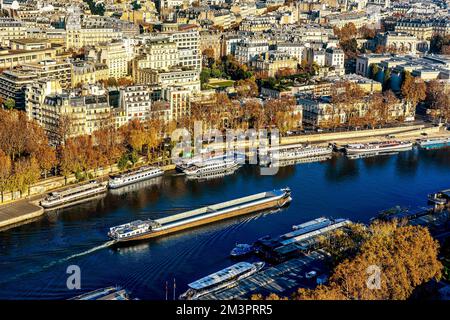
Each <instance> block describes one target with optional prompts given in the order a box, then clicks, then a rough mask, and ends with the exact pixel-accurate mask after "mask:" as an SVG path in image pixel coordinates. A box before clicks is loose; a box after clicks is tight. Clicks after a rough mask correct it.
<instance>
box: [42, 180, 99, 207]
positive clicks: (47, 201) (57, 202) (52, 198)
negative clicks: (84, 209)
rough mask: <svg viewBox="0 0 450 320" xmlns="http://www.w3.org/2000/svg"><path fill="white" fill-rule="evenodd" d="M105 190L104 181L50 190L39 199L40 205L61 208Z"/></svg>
mask: <svg viewBox="0 0 450 320" xmlns="http://www.w3.org/2000/svg"><path fill="white" fill-rule="evenodd" d="M106 191H107V186H106V183H100V182H98V181H91V182H89V183H86V184H83V185H80V186H77V187H73V188H68V189H66V190H63V191H55V192H51V193H50V194H48V196H46V197H45V198H44V199H43V200H41V202H40V205H41V206H42V207H44V208H45V209H52V208H62V207H66V206H70V205H73V204H75V203H80V201H84V200H86V201H87V200H89V198H92V197H94V196H97V195H99V194H102V193H105V192H106Z"/></svg>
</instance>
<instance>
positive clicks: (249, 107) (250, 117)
mask: <svg viewBox="0 0 450 320" xmlns="http://www.w3.org/2000/svg"><path fill="white" fill-rule="evenodd" d="M243 115H244V118H245V120H246V123H247V128H254V129H256V130H258V129H261V128H262V127H263V126H264V110H263V105H262V103H261V102H259V101H258V100H256V99H247V100H246V101H245V103H244V106H243Z"/></svg>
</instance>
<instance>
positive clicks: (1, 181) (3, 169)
mask: <svg viewBox="0 0 450 320" xmlns="http://www.w3.org/2000/svg"><path fill="white" fill-rule="evenodd" d="M11 171H12V163H11V158H10V157H9V156H8V155H6V154H5V153H4V152H3V151H2V150H1V149H0V192H1V196H2V202H3V197H4V193H5V191H8V190H9V188H10V183H11V181H10V179H11V174H12V172H11Z"/></svg>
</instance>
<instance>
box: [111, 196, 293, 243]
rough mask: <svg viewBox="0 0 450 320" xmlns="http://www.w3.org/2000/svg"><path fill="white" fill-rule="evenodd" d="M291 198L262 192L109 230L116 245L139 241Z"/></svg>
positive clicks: (280, 205)
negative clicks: (117, 243)
mask: <svg viewBox="0 0 450 320" xmlns="http://www.w3.org/2000/svg"><path fill="white" fill-rule="evenodd" d="M291 200H292V198H291V190H290V189H289V188H284V189H279V190H273V191H268V192H261V193H257V194H254V195H250V196H246V197H243V198H239V199H234V200H230V201H226V202H222V203H218V204H214V205H210V206H206V207H202V208H199V209H195V210H191V211H186V212H183V213H179V214H175V215H172V216H169V217H166V218H161V219H156V220H151V219H148V220H144V221H142V220H137V221H133V222H130V223H126V224H123V225H120V226H116V227H112V228H110V230H109V232H108V236H109V237H110V238H112V239H113V240H115V241H116V242H127V241H140V240H144V239H150V238H154V237H158V236H162V235H165V234H169V233H173V232H177V231H181V230H185V229H188V228H193V227H196V226H200V225H204V224H208V223H211V222H214V221H219V220H224V219H228V218H232V217H236V216H240V215H244V214H249V213H254V212H258V211H263V210H268V209H274V208H281V207H283V206H285V205H287V204H288V203H289V202H290V201H291Z"/></svg>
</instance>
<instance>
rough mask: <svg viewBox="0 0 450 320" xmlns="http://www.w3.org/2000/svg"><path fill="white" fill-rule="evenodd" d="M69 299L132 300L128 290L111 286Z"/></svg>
mask: <svg viewBox="0 0 450 320" xmlns="http://www.w3.org/2000/svg"><path fill="white" fill-rule="evenodd" d="M69 300H130V298H129V294H128V291H127V290H125V289H122V288H121V287H115V286H111V287H106V288H101V289H97V290H94V291H90V292H87V293H83V294H80V295H78V296H76V297H73V298H70V299H69Z"/></svg>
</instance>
